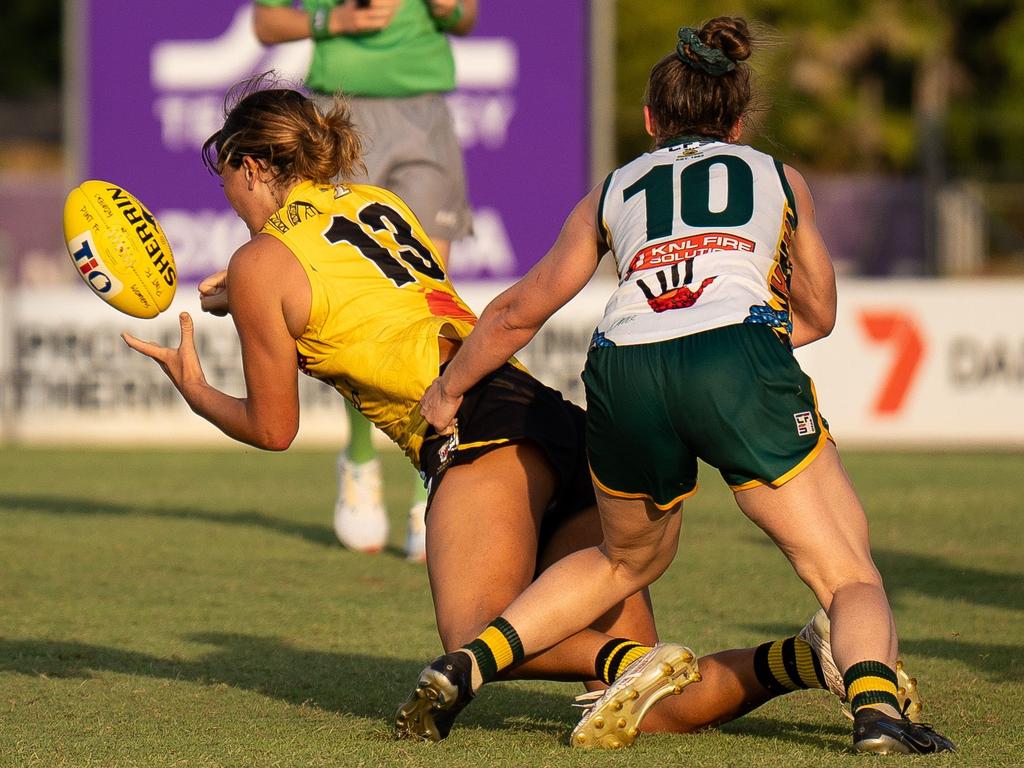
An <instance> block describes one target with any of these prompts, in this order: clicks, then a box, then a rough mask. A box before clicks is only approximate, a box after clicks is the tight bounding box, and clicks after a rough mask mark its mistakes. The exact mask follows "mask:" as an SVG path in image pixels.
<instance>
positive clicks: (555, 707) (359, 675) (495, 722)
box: [0, 633, 576, 738]
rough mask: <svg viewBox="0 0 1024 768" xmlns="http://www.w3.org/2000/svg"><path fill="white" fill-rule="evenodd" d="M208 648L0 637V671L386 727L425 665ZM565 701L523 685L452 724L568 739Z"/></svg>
mask: <svg viewBox="0 0 1024 768" xmlns="http://www.w3.org/2000/svg"><path fill="white" fill-rule="evenodd" d="M187 639H189V640H190V641H192V642H196V643H203V644H207V645H211V646H214V647H215V650H213V651H211V652H210V653H208V654H207V655H205V656H203V657H201V658H198V659H195V660H191V659H189V660H186V659H181V658H175V657H160V656H153V655H150V654H146V653H140V652H138V651H131V650H125V649H120V648H111V647H105V646H100V645H90V644H87V643H78V642H73V641H56V640H10V639H3V638H0V672H16V673H20V674H24V675H30V676H39V675H44V676H46V677H48V678H52V679H61V678H64V679H89V678H92V677H94V676H95V674H96V673H103V672H113V673H117V674H125V675H134V676H140V677H150V678H156V679H162V680H174V681H188V682H194V683H198V684H200V685H211V686H212V685H221V684H225V685H228V686H231V687H233V688H238V689H241V690H246V691H251V692H254V693H258V694H260V695H263V696H267V697H270V698H273V699H278V700H281V701H285V702H288V703H289V704H293V705H296V706H299V705H304V706H316V707H318V708H320V709H324V710H327V711H331V712H339V713H348V714H352V715H356V716H358V717H365V718H369V719H373V720H382V721H384V722H385V723H387V724H388V727H389V724H390V722H391V716H392V715H393V714H394V712H395V711H396V710H397V708H398V705H399V704H400V703H401V702H402V701H403V700H404V699H405V697H406V695H407V694H408V693H409V692H410V691H411V690H412V686H413V685H414V684H415V682H416V678H417V677H418V675H419V673H420V670H421V669H422V668H423V665H424V663H425V662H426V661H427V660H426V659H425V660H424V662H412V661H408V660H402V659H392V658H386V657H383V656H372V655H363V654H353V653H329V652H325V651H316V650H307V649H301V648H296V647H294V646H291V645H289V644H287V643H285V642H282V641H281V640H279V639H275V638H267V637H254V636H250V635H239V634H219V633H209V634H201V635H194V636H190V637H188V638H187ZM571 703H572V695H571V693H570V692H569V691H567V692H566V695H564V696H559V695H555V694H551V693H546V692H541V691H536V690H529V689H527V688H525V687H522V686H507V685H500V684H499V685H492V686H489V687H488V688H487V689H486V690H485V691H484V692H483V693H482V694H481V695H480V696H479V697H478V700H477V701H475V702H474V705H473V706H472V707H469V708H468V709H467V710H466V711H465V712H464V713H463V714H462V715H461V716H460V717H459V724H460V725H463V726H469V727H474V726H475V727H478V728H485V729H488V730H514V731H530V732H534V733H543V734H546V735H548V736H550V737H553V738H559V737H562V736H564V735H565V734H567V733H568V731H569V729H570V728H571V726H572V724H573V719H574V717H575V715H576V710H574V709H572V708H571V707H570V704H571Z"/></svg>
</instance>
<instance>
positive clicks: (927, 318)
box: [0, 280, 1024, 448]
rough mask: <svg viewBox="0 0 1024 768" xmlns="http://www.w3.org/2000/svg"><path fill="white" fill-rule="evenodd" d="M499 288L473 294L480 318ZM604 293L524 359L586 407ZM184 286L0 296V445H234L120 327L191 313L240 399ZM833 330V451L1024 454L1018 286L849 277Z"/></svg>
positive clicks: (818, 376)
mask: <svg viewBox="0 0 1024 768" xmlns="http://www.w3.org/2000/svg"><path fill="white" fill-rule="evenodd" d="M502 287H504V286H503V285H499V284H494V283H475V284H472V283H471V284H468V285H466V286H464V287H462V289H461V293H462V295H463V297H464V298H465V299H466V301H467V302H468V303H469V304H470V306H471V307H473V308H474V309H476V310H477V311H480V310H482V309H483V307H484V306H485V305H486V303H487V301H488V300H490V298H491V297H493V296H494V295H495V294H496V293H497V292H498V291H499V290H501V288H502ZM609 292H610V285H609V284H608V283H607V282H604V281H597V282H595V283H594V284H592V285H591V286H588V288H587V289H586V290H585V291H584V292H583V293H581V294H580V296H578V297H577V298H576V299H574V300H573V302H571V303H570V304H569V305H568V306H567V307H565V308H564V309H563V310H562V311H560V312H559V313H558V314H557V315H556V316H555V317H554V318H552V320H551V321H550V322H549V323H548V325H547V326H546V327H545V328H544V329H543V331H542V332H541V333H540V334H539V335H538V337H537V338H536V339H535V340H534V341H533V342H532V343H531V345H530V346H529V347H528V348H527V349H526V350H525V351H524V353H523V354H522V355H521V357H522V359H523V361H524V362H526V364H527V365H528V366H529V367H530V368H531V370H532V371H533V372H534V373H535V374H536V375H537V376H538V377H539V378H541V379H542V380H543V381H545V382H546V383H548V384H550V385H551V386H554V387H556V388H558V389H560V390H561V391H563V392H564V393H565V394H566V395H567V396H568V397H570V398H571V399H573V400H576V401H577V402H581V403H582V401H583V391H582V384H581V382H580V378H579V373H580V371H581V370H582V368H583V363H584V359H585V356H586V348H587V344H588V342H589V340H590V335H591V332H592V331H593V328H594V326H595V324H596V322H597V319H598V317H599V316H600V314H601V312H602V310H603V308H604V302H605V300H606V298H607V296H608V294H609ZM186 293H187V291H183V292H182V295H181V296H179V297H178V298H177V299H176V300H175V304H174V306H173V308H172V311H170V312H167V313H165V314H164V315H163V316H161V317H160V318H158V319H156V320H145V321H144V320H133V319H132V318H129V317H126V316H124V315H121V314H119V313H117V312H115V311H114V310H112V309H111V308H110V307H108V306H106V305H104V304H103V303H102V302H99V301H97V300H96V298H95V297H94V296H93V295H92V294H90V293H89V292H88V291H87V290H85V289H84V288H83V287H82V286H72V287H68V288H66V289H59V290H57V289H49V290H45V291H42V290H40V291H30V290H22V291H19V292H15V293H8V294H7V296H6V299H5V300H4V301H3V302H2V303H3V304H4V306H3V307H2V308H0V309H2V312H0V315H2V316H3V317H4V319H5V322H4V328H3V331H2V335H3V338H2V339H0V349H2V350H4V355H3V356H2V357H0V360H2V364H3V366H4V369H3V371H2V374H3V375H2V382H3V387H2V396H3V403H2V405H3V408H2V409H0V414H2V415H3V419H2V423H0V428H2V430H3V437H4V438H5V439H7V440H16V441H19V442H24V443H89V442H92V443H113V444H126V445H154V444H182V443H218V442H221V443H223V444H230V442H231V441H230V440H229V439H228V438H226V437H224V436H223V435H221V434H220V433H219V432H218V431H217V430H216V429H214V428H213V427H211V426H210V425H208V424H207V423H206V422H205V421H203V420H202V419H200V418H199V417H198V416H195V415H194V414H192V413H191V411H189V409H188V408H187V406H185V405H184V403H183V402H182V401H181V398H180V397H179V396H178V394H177V392H175V391H174V389H173V388H172V387H171V386H170V384H169V382H168V381H167V380H166V378H165V377H164V375H163V373H162V372H161V371H160V370H159V369H158V368H157V366H156V365H155V364H153V363H152V362H151V361H149V360H147V359H145V358H143V357H141V356H140V355H138V354H136V353H135V352H133V351H132V350H130V349H128V347H126V346H125V345H124V343H123V342H122V341H121V339H120V338H119V334H120V332H121V331H122V330H128V331H131V332H133V333H135V334H136V335H138V336H140V337H142V338H147V339H152V340H156V341H160V342H161V343H164V344H170V343H174V344H176V343H177V338H178V330H177V312H178V311H182V310H188V311H191V312H192V313H193V316H194V317H195V318H196V339H197V345H198V347H199V351H200V356H201V359H202V361H203V366H204V370H205V372H206V375H207V378H208V380H209V381H210V382H211V384H213V385H214V386H217V387H218V388H220V389H223V390H225V391H227V392H229V393H230V394H234V395H241V394H243V393H244V385H243V382H242V377H241V364H240V359H239V354H238V342H237V339H236V337H235V334H234V330H233V326H232V324H231V322H230V320H229V319H221V318H214V317H209V316H206V315H202V313H200V312H199V311H198V306H197V302H196V301H195V300H194V299H193V298H192V297H191V296H189V295H186ZM839 294H840V302H839V316H838V321H837V323H836V329H835V331H834V332H833V334H832V335H831V336H830V337H829V338H827V339H824V340H822V341H820V342H817V343H815V344H813V345H810V346H809V347H806V348H804V349H801V350H798V352H797V356H798V358H799V359H800V361H801V363H802V365H803V366H804V368H805V370H806V371H807V372H808V374H810V376H811V377H812V378H813V379H814V381H815V384H816V389H817V393H818V397H819V401H820V405H821V410H822V413H823V414H824V416H825V417H826V418H827V419H828V421H829V423H830V425H831V429H832V432H833V434H834V435H835V436H836V438H837V440H838V441H839V442H840V444H841V445H860V446H891V447H900V446H917V447H935V448H941V447H946V446H990V447H1008V448H1014V447H1016V448H1020V447H1024V282H1020V281H1006V282H998V281H913V280H901V281H893V280H886V281H853V280H850V281H844V282H842V283H841V284H840V291H839ZM302 379H303V381H302V384H301V397H302V418H301V426H300V430H299V437H298V438H297V444H298V445H303V444H307V445H315V444H330V445H340V444H342V443H343V441H344V439H345V421H346V420H345V418H344V417H343V414H342V402H341V398H340V396H338V395H337V394H336V393H335V392H334V391H333V390H331V389H329V388H328V387H326V386H324V385H322V384H320V383H318V382H316V381H313V380H310V379H306V377H302Z"/></svg>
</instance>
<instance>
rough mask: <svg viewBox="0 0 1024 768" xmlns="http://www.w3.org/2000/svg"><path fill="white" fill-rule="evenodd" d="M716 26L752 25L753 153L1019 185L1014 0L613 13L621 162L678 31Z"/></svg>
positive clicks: (826, 166) (740, 1)
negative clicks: (658, 65) (649, 84)
mask: <svg viewBox="0 0 1024 768" xmlns="http://www.w3.org/2000/svg"><path fill="white" fill-rule="evenodd" d="M723 14H732V15H741V16H744V17H745V18H747V20H748V21H750V22H752V23H753V24H754V28H755V35H756V37H757V42H758V43H759V46H758V47H756V48H755V55H754V57H753V59H752V60H751V65H752V67H753V68H754V71H755V73H756V79H755V88H756V89H757V92H758V93H759V102H758V105H757V106H758V109H757V110H756V112H755V114H753V115H752V116H751V118H752V119H751V124H750V130H749V132H748V139H749V140H750V141H751V142H752V143H754V144H755V145H757V146H759V147H761V148H762V149H766V150H768V151H771V152H773V153H774V154H776V155H778V156H779V157H780V158H781V159H783V160H787V161H792V162H795V163H798V164H799V165H801V166H804V167H808V168H814V169H818V170H823V171H845V172H850V171H881V172H889V173H915V174H916V173H924V174H926V175H930V176H936V177H942V176H945V175H972V176H977V177H984V178H998V179H1002V178H1008V179H1018V180H1019V179H1020V178H1022V177H1024V109H1022V104H1021V93H1022V86H1024V46H1021V45H1020V43H1019V41H1020V40H1021V39H1022V38H1024V7H1022V4H1021V3H1020V2H1019V0H849V1H848V2H820V1H819V0H733V2H730V3H726V4H723V3H721V2H712V0H692V2H690V3H687V4H686V7H685V9H680V6H679V5H677V4H674V3H647V2H642V1H641V0H622V2H620V4H619V17H618V45H617V49H618V50H617V63H618V80H617V84H616V90H617V104H618V108H617V116H616V120H617V126H616V127H617V135H618V136H619V147H618V149H619V155H620V159H621V160H625V159H627V158H628V157H631V156H633V155H635V154H638V153H639V152H642V151H644V150H646V149H647V147H648V145H649V142H648V139H647V136H646V134H645V133H644V131H643V123H642V121H641V120H640V116H639V115H640V113H639V110H640V104H641V100H642V94H643V91H644V87H645V85H646V80H647V74H648V72H649V70H650V67H651V65H652V64H654V62H655V61H656V60H657V58H659V56H660V55H662V54H665V53H668V52H670V51H671V50H672V49H673V47H674V45H675V41H676V35H675V33H676V29H677V27H679V26H680V25H683V24H689V25H697V24H699V23H700V22H702V21H704V20H706V19H708V18H711V17H712V16H716V15H723Z"/></svg>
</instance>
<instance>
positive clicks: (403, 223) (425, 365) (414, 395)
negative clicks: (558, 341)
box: [261, 182, 476, 467]
mask: <svg viewBox="0 0 1024 768" xmlns="http://www.w3.org/2000/svg"><path fill="white" fill-rule="evenodd" d="M261 231H262V232H263V233H265V234H268V235H272V236H274V237H276V238H277V239H278V240H280V241H281V242H283V243H284V244H285V245H286V246H288V248H289V249H290V250H291V252H292V253H293V254H295V257H296V258H297V259H298V260H299V263H300V264H302V267H303V269H304V270H305V271H306V275H307V276H308V277H309V283H310V285H311V286H312V289H313V297H312V298H313V300H312V305H311V307H310V313H309V324H308V325H307V326H306V328H305V330H304V331H303V333H302V336H301V337H300V338H298V339H297V340H296V347H297V351H298V357H299V368H300V370H302V371H303V372H304V373H307V374H309V375H310V376H313V377H315V378H317V379H320V380H321V381H324V382H326V383H328V384H330V385H331V386H333V387H334V388H335V389H337V390H338V392H340V393H341V394H342V395H343V396H344V397H345V398H346V399H347V400H348V401H349V402H351V403H352V404H353V405H354V406H355V407H356V408H358V409H359V411H360V412H361V413H363V414H364V415H365V416H366V417H367V418H368V419H370V421H372V422H373V423H374V424H375V425H376V426H377V427H379V428H380V429H381V430H382V431H383V432H384V433H385V434H386V435H387V436H388V437H390V438H391V439H392V440H394V441H395V443H397V444H398V445H399V446H400V447H401V448H402V450H404V451H405V453H406V455H408V456H409V458H410V459H411V460H412V462H413V464H415V465H416V466H417V467H419V451H420V446H421V445H422V443H423V436H424V434H425V433H426V430H427V423H426V421H424V419H423V418H422V417H421V416H420V415H419V401H420V398H421V397H422V396H423V393H424V391H425V390H426V388H427V386H429V384H430V383H431V382H432V381H433V380H434V378H435V377H436V376H437V373H438V341H437V339H438V336H446V337H448V338H452V339H460V338H464V337H465V336H467V335H468V334H469V332H470V331H471V330H472V328H473V324H474V323H475V322H476V317H475V315H474V314H473V313H472V311H471V310H470V309H469V308H468V307H467V306H466V304H465V303H464V302H463V301H462V299H460V298H459V296H458V294H457V293H456V292H455V288H454V287H453V286H452V284H451V283H450V282H449V281H448V276H447V274H446V273H445V270H444V265H443V264H442V263H441V259H440V257H439V256H438V254H437V252H436V251H435V250H434V246H433V244H432V243H431V242H430V238H428V237H427V235H426V233H424V231H423V228H422V227H421V226H420V223H419V221H418V220H417V219H416V217H415V216H414V215H413V213H412V211H410V210H409V208H408V207H407V206H406V205H405V203H403V202H402V200H401V199H400V198H399V197H398V196H396V195H394V194H392V193H391V192H388V191H387V190H385V189H381V188H380V187H373V186H369V185H363V184H339V185H327V184H313V183H312V182H305V183H302V184H299V185H298V186H296V187H295V189H293V190H292V192H291V194H289V196H288V199H287V201H286V202H285V204H284V206H283V207H282V208H281V209H280V210H279V211H278V212H277V213H275V214H274V215H273V216H271V217H270V219H269V220H268V221H267V224H266V225H265V226H264V227H263V229H262V230H261Z"/></svg>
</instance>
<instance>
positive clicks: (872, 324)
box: [859, 311, 925, 415]
mask: <svg viewBox="0 0 1024 768" xmlns="http://www.w3.org/2000/svg"><path fill="white" fill-rule="evenodd" d="M859 319H860V325H861V327H862V328H863V329H864V332H865V333H866V334H867V336H868V338H869V339H871V341H873V342H876V343H878V344H890V345H891V346H892V347H893V358H892V364H891V365H890V366H889V370H888V373H887V374H886V376H885V380H884V381H883V382H882V388H881V390H879V392H878V397H876V398H875V402H874V405H873V406H872V410H873V411H874V412H875V413H876V414H878V415H883V414H894V413H897V412H899V410H900V408H901V407H902V406H903V402H904V400H905V399H906V397H907V393H908V392H909V391H910V387H911V385H912V384H913V382H914V378H915V376H916V375H917V370H918V368H919V367H920V364H921V361H922V360H923V359H924V353H925V345H924V337H923V336H922V334H921V331H920V330H919V329H918V327H917V323H915V322H914V319H913V318H912V317H911V316H910V315H907V314H904V313H902V312H895V311H890V312H871V311H865V312H861V313H860V317H859Z"/></svg>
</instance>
